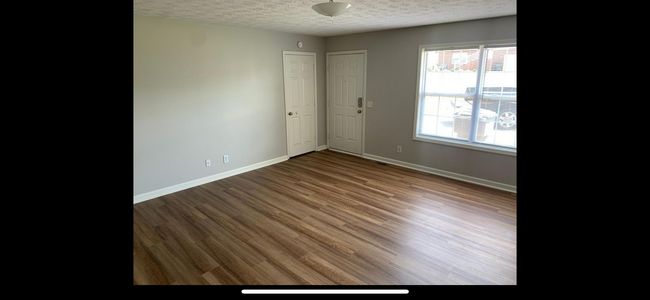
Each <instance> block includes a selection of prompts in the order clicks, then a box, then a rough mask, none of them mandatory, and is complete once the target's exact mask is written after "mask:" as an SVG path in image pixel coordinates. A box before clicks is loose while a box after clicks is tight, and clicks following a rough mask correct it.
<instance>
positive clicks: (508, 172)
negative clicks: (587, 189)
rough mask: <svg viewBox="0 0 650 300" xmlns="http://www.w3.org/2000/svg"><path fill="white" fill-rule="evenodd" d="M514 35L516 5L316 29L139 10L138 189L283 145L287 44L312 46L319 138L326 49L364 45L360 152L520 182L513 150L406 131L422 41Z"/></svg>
mask: <svg viewBox="0 0 650 300" xmlns="http://www.w3.org/2000/svg"><path fill="white" fill-rule="evenodd" d="M515 37H516V16H512V17H502V18H493V19H484V20H478V21H467V22H458V23H448V24H439V25H431V26H422V27H412V28H405V29H396V30H387V31H378V32H371V33H362V34H353V35H344V36H335V37H327V38H323V37H313V36H307V35H299V34H290V33H280V32H272V31H264V30H254V29H246V28H238V27H230V26H221V25H213V24H204V23H195V22H188V21H182V20H172V19H165V18H154V17H144V16H136V15H134V17H133V146H134V148H133V174H134V175H133V195H134V196H136V195H140V194H143V193H147V192H151V191H155V190H158V189H162V188H166V187H170V186H173V185H177V184H182V183H185V182H188V181H192V180H196V179H200V178H203V177H207V176H210V175H215V174H219V173H223V172H226V171H230V170H234V169H237V168H241V167H245V166H249V165H253V164H257V163H260V162H264V161H267V160H271V159H274V158H278V157H282V156H285V155H286V154H287V149H286V131H285V115H284V114H285V108H284V84H283V71H282V51H283V50H288V51H305V52H316V68H317V109H318V114H317V116H318V145H320V146H322V145H325V144H326V115H325V114H326V110H325V102H326V97H325V75H326V72H325V52H326V51H328V52H329V51H345V50H360V49H365V50H367V51H368V58H367V62H368V65H367V72H368V74H367V82H366V88H367V97H368V99H367V100H371V101H373V102H374V107H372V108H367V111H366V117H367V120H366V127H365V128H366V133H365V135H366V136H365V141H366V145H365V152H366V153H368V154H373V155H378V156H382V157H386V158H391V159H395V160H400V161H404V162H409V163H413V164H418V165H423V166H427V167H431V168H436V169H440V170H444V171H449V172H454V173H459V174H464V175H468V176H474V177H479V178H483V179H487V180H492V181H496V182H501V183H505V184H509V185H516V167H517V165H516V157H513V156H505V155H500V154H494V153H488V152H481V151H475V150H470V149H464V148H458V147H453V146H445V145H440V144H431V143H426V142H421V141H415V140H413V118H414V109H415V93H416V78H417V76H416V75H417V74H416V73H417V62H418V57H417V51H418V46H419V45H422V44H436V43H455V42H467V41H484V40H500V39H512V38H515ZM298 41H302V42H303V43H304V47H303V48H302V49H298V48H297V46H296V43H297V42H298ZM397 145H401V146H402V153H401V154H398V153H397V152H396V146H397ZM226 154H227V155H229V159H230V162H229V163H227V164H224V163H223V162H222V156H223V155H226ZM206 159H210V160H211V163H212V166H211V167H205V162H204V161H205V160H206Z"/></svg>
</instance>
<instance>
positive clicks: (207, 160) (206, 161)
mask: <svg viewBox="0 0 650 300" xmlns="http://www.w3.org/2000/svg"><path fill="white" fill-rule="evenodd" d="M205 166H206V167H209V166H210V160H209V159H206V160H205Z"/></svg>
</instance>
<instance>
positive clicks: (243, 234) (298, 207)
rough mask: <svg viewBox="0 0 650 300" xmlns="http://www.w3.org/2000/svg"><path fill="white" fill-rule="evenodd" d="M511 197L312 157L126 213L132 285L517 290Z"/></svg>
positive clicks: (326, 155) (327, 155) (349, 159)
mask: <svg viewBox="0 0 650 300" xmlns="http://www.w3.org/2000/svg"><path fill="white" fill-rule="evenodd" d="M516 249H517V200H516V194H513V193H509V192H505V191H499V190H495V189H490V188H487V187H482V186H478V185H474V184H470V183H465V182H461V181H456V180H452V179H447V178H444V177H440V176H435V175H431V174H427V173H423V172H418V171H413V170H409V169H405V168H401V167H397V166H391V165H381V164H379V163H377V162H374V161H371V160H367V159H363V158H359V157H355V156H351V155H346V154H342V153H337V152H333V151H329V150H325V151H320V152H313V153H310V154H306V155H303V156H299V157H295V158H292V159H290V160H288V161H286V162H282V163H278V164H275V165H272V166H268V167H265V168H262V169H258V170H254V171H250V172H247V173H243V174H240V175H236V176H233V177H229V178H226V179H222V180H218V181H214V182H211V183H208V184H204V185H201V186H197V187H194V188H191V189H187V190H183V191H180V192H177V193H174V194H169V195H165V196H162V197H159V198H156V199H152V200H149V201H145V202H141V203H138V204H135V205H134V206H133V284H225V285H231V284H251V285H274V284H282V285H296V284H299V285H331V284H345V285H365V284H381V285H394V284H399V285H423V284H516V283H517V281H516V280H517V279H516V278H517V276H516V275H517V255H516V254H517V251H516Z"/></svg>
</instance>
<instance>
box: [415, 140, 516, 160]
mask: <svg viewBox="0 0 650 300" xmlns="http://www.w3.org/2000/svg"><path fill="white" fill-rule="evenodd" d="M413 140H416V141H421V142H427V143H433V144H442V145H447V146H453V147H459V148H466V149H472V150H477V151H483V152H491V153H496V154H502V155H508V156H515V157H516V156H517V149H510V148H505V147H499V146H491V145H487V144H479V143H470V142H466V141H461V140H454V139H445V138H437V137H430V136H422V135H416V136H414V137H413Z"/></svg>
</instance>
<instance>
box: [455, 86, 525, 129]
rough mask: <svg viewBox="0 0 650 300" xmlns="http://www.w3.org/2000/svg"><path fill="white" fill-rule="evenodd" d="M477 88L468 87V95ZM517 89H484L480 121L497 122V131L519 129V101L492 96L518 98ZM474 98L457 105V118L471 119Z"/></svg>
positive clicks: (466, 99)
mask: <svg viewBox="0 0 650 300" xmlns="http://www.w3.org/2000/svg"><path fill="white" fill-rule="evenodd" d="M475 90H476V88H475V87H468V88H467V89H466V90H465V93H466V94H473V93H474V92H475ZM516 95H517V88H516V87H484V88H483V99H482V100H481V108H480V109H479V119H480V120H481V121H484V122H490V121H494V122H496V126H497V128H496V129H499V130H516V129H517V100H516V99H513V100H497V99H491V98H490V96H516ZM473 99H474V98H472V97H466V98H465V99H464V101H463V102H458V103H456V117H460V118H470V117H471V115H472V101H473Z"/></svg>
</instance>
